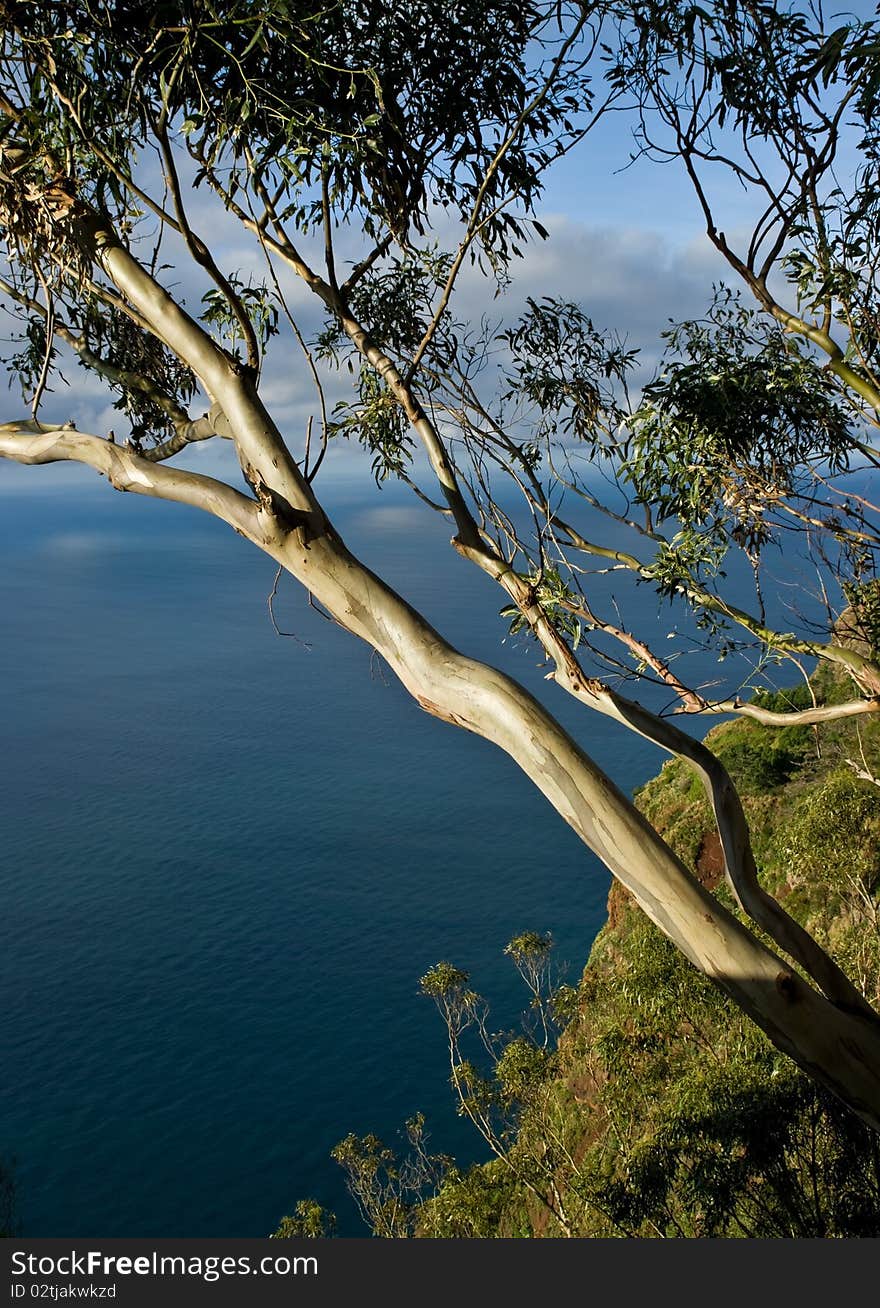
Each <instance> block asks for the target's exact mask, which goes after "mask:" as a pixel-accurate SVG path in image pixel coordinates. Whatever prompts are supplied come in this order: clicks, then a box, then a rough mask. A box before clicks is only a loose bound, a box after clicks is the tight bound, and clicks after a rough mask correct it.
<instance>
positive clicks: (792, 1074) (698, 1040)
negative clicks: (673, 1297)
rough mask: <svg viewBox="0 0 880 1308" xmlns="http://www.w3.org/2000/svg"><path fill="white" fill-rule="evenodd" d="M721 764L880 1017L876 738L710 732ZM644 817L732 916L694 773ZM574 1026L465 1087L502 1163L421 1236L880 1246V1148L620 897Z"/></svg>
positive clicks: (674, 774)
mask: <svg viewBox="0 0 880 1308" xmlns="http://www.w3.org/2000/svg"><path fill="white" fill-rule="evenodd" d="M812 693H814V694H816V696H817V697H818V698H819V700H820V702H821V701H824V702H834V700H835V699H836V698H839V697H842V696H843V695H844V694H845V693H846V687H845V686H843V685H841V684H839V683H837V682H835V680H834V679H833V678H832V677H829V676H827V675H824V674H823V675H822V676H820V677H817V678H815V679H814V682H813V689H812ZM811 702H812V699H811V691H810V689H809V688H808V687H807V686H802V687H800V688H798V690H796V691H793V692H786V693H784V694H783V695H781V697H780V699H779V703H774V702H773V697H765V703H767V705H768V706H770V707H783V706H784V705H788V706H793V707H799V706H802V705H803V706H806V704H807V703H811ZM708 743H709V744H710V745H711V746H712V748H713V749H714V750H715V751H716V753H717V754H718V755H719V756H720V757H721V758H722V759H723V761H724V762H725V764H726V765H727V767H728V769H729V771H730V773H731V774H732V776H733V778H734V780H735V781H736V783H737V785H738V787H739V789H740V792H741V794H742V796H743V802H744V806H745V808H746V811H747V816H748V818H749V822H750V826H751V830H752V834H753V841H754V847H755V853H756V858H757V861H758V863H759V867H760V875H761V878H762V880H763V882H764V884H765V885H766V886H767V888H768V889H769V890H771V891H772V892H773V893H774V894H776V895H777V896H779V897H780V898H781V899H782V901H783V902H784V904H785V906H786V908H787V909H788V911H789V912H790V913H792V915H793V916H795V917H797V918H798V919H799V920H800V921H802V922H804V924H805V925H806V926H808V928H809V929H810V931H811V932H813V934H814V935H816V936H817V937H818V938H819V939H820V940H821V941H822V943H823V944H824V945H825V946H826V947H827V948H828V949H829V950H830V952H832V953H833V954H834V956H835V957H836V958H837V959H838V961H839V962H840V963H841V964H842V965H843V966H844V967H845V968H846V970H847V971H848V972H849V974H850V975H851V976H852V977H853V978H854V979H855V980H856V981H857V982H858V983H859V984H860V986H861V987H862V989H863V990H864V993H865V994H866V995H868V997H869V998H870V999H872V1001H873V1002H875V1003H876V1002H877V1001H878V999H880V934H878V922H880V903H878V889H880V783H878V781H877V780H876V778H877V777H878V776H880V724H877V723H875V722H873V721H870V720H868V719H864V720H862V721H861V723H860V724H858V725H857V724H856V723H854V722H853V721H852V720H850V721H849V722H846V723H832V724H828V725H824V726H823V727H822V728H821V729H816V728H811V727H787V728H784V729H782V730H776V729H772V728H768V727H764V726H760V725H758V724H756V723H755V722H754V721H752V720H749V719H739V720H736V721H732V722H726V723H724V724H722V725H720V726H717V727H715V728H714V729H713V730H712V731H711V732H710V733H709V736H708ZM637 802H638V804H639V805H640V807H641V808H642V809H643V810H644V812H645V813H646V815H647V816H648V817H649V818H650V820H651V821H652V822H653V823H654V824H655V825H656V826H657V827H658V829H659V830H660V831H661V832H662V834H663V835H664V836H665V837H666V839H667V840H668V841H669V842H670V844H671V845H672V846H673V848H674V849H675V850H676V852H677V853H678V854H679V855H680V856H681V857H682V858H683V859H684V860H685V861H686V862H687V863H688V864H689V865H690V866H691V867H692V868H693V869H694V871H695V872H696V874H697V875H698V876H699V877H700V878H701V880H703V882H704V883H705V884H706V885H707V886H710V887H712V888H713V889H714V890H715V892H716V893H717V894H718V895H719V896H721V897H723V898H724V899H725V900H726V901H727V902H728V903H729V904H731V906H732V900H731V899H730V896H729V894H728V891H727V889H726V887H725V886H724V885H723V884H720V882H721V876H722V870H723V869H722V862H721V855H720V848H719V844H718V838H717V835H716V834H715V831H714V825H713V823H712V818H711V812H710V809H709V806H708V803H707V801H706V799H705V797H704V795H703V793H702V790H701V788H700V786H699V783H698V782H697V780H696V778H695V777H694V776H693V774H692V772H691V771H690V769H689V768H688V766H687V765H686V764H685V763H683V762H680V761H678V760H673V761H670V762H669V763H667V764H666V765H665V766H664V768H663V770H662V772H661V774H660V775H659V776H658V777H657V778H655V779H654V780H652V781H650V782H649V783H648V784H647V785H646V786H645V787H644V788H643V789H642V790H641V791H640V792H639V793H638V795H637ZM533 1007H534V1005H533ZM560 1010H562V1012H563V1016H564V1017H565V1019H566V1020H565V1021H564V1023H563V1024H562V1027H561V1031H560V1035H559V1038H558V1041H557V1042H556V1045H555V1048H554V1047H550V1048H548V1049H546V1050H543V1049H540V1048H538V1050H537V1053H536V1056H534V1057H525V1056H524V1055H523V1049H524V1047H525V1046H524V1042H523V1041H522V1040H521V1038H516V1039H513V1040H512V1041H511V1043H510V1045H508V1046H507V1049H506V1050H505V1052H504V1053H502V1055H501V1057H500V1058H499V1059H498V1061H497V1063H496V1066H495V1068H494V1070H493V1071H492V1072H490V1073H488V1074H484V1075H483V1077H482V1079H481V1078H480V1077H479V1076H478V1075H477V1074H476V1073H475V1072H473V1071H467V1072H466V1074H465V1082H466V1081H467V1077H468V1076H470V1077H471V1078H472V1082H471V1084H467V1083H465V1084H464V1085H463V1087H462V1089H463V1094H462V1103H463V1107H464V1111H466V1112H468V1114H469V1115H471V1114H472V1113H475V1114H476V1116H477V1117H479V1116H482V1119H483V1120H484V1121H486V1122H488V1123H489V1124H490V1128H491V1136H492V1139H493V1140H494V1142H495V1144H496V1146H497V1145H499V1144H502V1145H503V1148H502V1149H501V1150H500V1157H496V1158H495V1159H493V1161H491V1162H489V1163H488V1164H484V1165H482V1166H478V1167H475V1168H472V1169H470V1170H468V1171H460V1170H458V1169H456V1168H454V1167H453V1168H451V1169H449V1170H448V1171H447V1172H446V1174H445V1179H444V1180H443V1182H442V1183H441V1185H440V1187H439V1189H438V1191H437V1193H436V1195H435V1197H434V1198H433V1199H431V1200H430V1201H429V1202H427V1203H425V1204H423V1205H422V1206H421V1208H420V1210H419V1216H418V1221H417V1224H416V1233H417V1234H419V1235H424V1236H433V1237H437V1236H470V1237H475V1236H522V1237H535V1236H560V1235H572V1236H615V1235H619V1236H657V1237H668V1236H716V1237H795V1236H797V1237H810V1236H812V1237H816V1236H818V1237H828V1236H876V1235H878V1234H880V1150H878V1145H880V1141H878V1140H877V1139H876V1137H874V1136H873V1135H872V1134H871V1133H870V1132H869V1131H868V1130H867V1129H866V1128H864V1127H863V1126H862V1125H861V1124H860V1123H859V1122H858V1121H857V1120H856V1119H855V1118H854V1117H853V1116H852V1114H850V1113H849V1112H848V1111H847V1110H846V1109H844V1108H843V1107H842V1106H840V1105H839V1104H838V1103H837V1102H836V1101H835V1100H833V1099H832V1098H831V1097H830V1096H828V1095H827V1094H825V1093H824V1092H822V1091H820V1090H818V1089H817V1088H816V1087H815V1086H814V1085H813V1084H812V1083H811V1082H810V1081H809V1080H808V1079H807V1078H806V1077H804V1076H803V1075H802V1074H801V1073H800V1072H799V1071H798V1070H797V1069H796V1068H795V1067H794V1066H793V1064H791V1063H790V1062H789V1061H788V1060H787V1059H786V1058H785V1057H784V1056H783V1055H781V1054H779V1053H778V1052H777V1051H776V1050H775V1049H774V1048H773V1047H772V1046H771V1045H770V1044H769V1042H768V1041H767V1040H766V1039H765V1037H764V1036H763V1035H762V1034H761V1033H760V1032H759V1031H758V1030H757V1029H756V1028H755V1027H754V1026H753V1025H752V1024H751V1023H750V1022H749V1021H748V1020H747V1019H746V1018H745V1017H744V1016H743V1014H742V1013H741V1012H740V1011H739V1010H738V1009H737V1008H736V1007H735V1006H734V1005H732V1004H731V1003H730V1002H729V1001H728V1000H727V999H726V998H725V997H724V996H723V995H722V994H721V993H720V992H719V991H717V990H716V989H715V988H714V987H713V986H712V985H710V984H709V983H708V982H706V981H705V980H704V979H703V978H702V977H701V976H699V975H698V974H697V973H696V972H695V971H694V970H693V969H692V968H691V967H690V965H689V964H688V963H687V962H686V961H685V959H684V958H683V957H682V956H681V955H680V954H679V953H678V952H677V951H676V950H675V949H674V948H673V947H672V946H671V945H670V944H669V943H668V942H667V941H666V940H665V939H664V938H663V937H662V936H661V935H660V933H659V932H658V931H656V929H655V928H654V927H653V926H652V925H651V924H650V923H649V922H648V920H647V919H646V918H645V917H644V915H643V914H642V913H641V912H640V911H639V910H638V909H636V908H635V906H634V905H633V904H632V903H631V902H630V901H629V899H628V896H627V895H626V893H625V892H624V891H623V890H622V889H621V888H620V887H619V886H618V885H615V886H614V888H613V889H612V891H611V894H610V897H609V903H608V921H607V924H606V926H605V927H604V928H603V930H602V931H601V932H600V934H599V936H598V938H597V940H596V942H595V944H594V946H593V949H592V952H591V955H590V958H589V962H588V964H587V967H586V970H585V972H584V975H583V978H582V980H581V983H580V985H579V986H578V988H577V990H576V991H567V990H564V991H563V992H561V994H560V995H558V996H557V998H556V1011H557V1015H558V1014H559V1013H560ZM510 1050H518V1053H517V1057H516V1058H511V1057H510V1054H509V1051H510ZM538 1054H539V1055H540V1056H537V1055H538ZM466 1067H467V1068H470V1064H467V1065H466ZM469 1103H470V1108H469V1107H468V1104H469Z"/></svg>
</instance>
